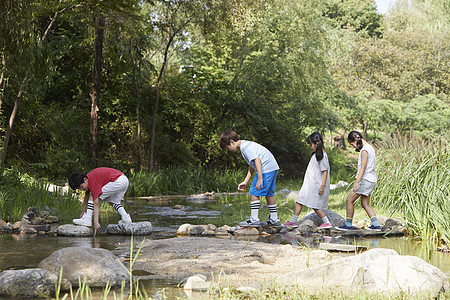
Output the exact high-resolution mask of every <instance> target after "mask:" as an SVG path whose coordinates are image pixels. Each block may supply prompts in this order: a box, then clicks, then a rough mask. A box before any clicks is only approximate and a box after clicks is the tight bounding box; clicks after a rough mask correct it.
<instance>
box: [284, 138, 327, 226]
mask: <svg viewBox="0 0 450 300" xmlns="http://www.w3.org/2000/svg"><path fill="white" fill-rule="evenodd" d="M306 142H307V143H308V144H309V148H310V149H311V150H312V151H313V152H314V153H313V155H312V157H311V159H310V161H309V164H308V168H307V169H306V173H305V178H304V180H303V185H302V188H301V189H300V192H299V193H298V195H297V199H296V203H295V209H294V214H293V215H292V219H291V221H288V222H286V223H284V224H283V226H297V220H298V216H299V215H300V213H301V211H302V208H303V205H305V206H306V207H309V208H312V209H313V210H314V211H315V212H316V214H317V215H318V216H319V217H320V218H321V219H322V222H323V224H322V225H320V226H319V227H318V229H327V228H331V227H332V225H331V223H330V221H329V220H328V218H327V216H326V215H325V212H324V211H323V209H326V208H328V197H329V196H330V163H329V162H328V156H327V153H326V152H325V151H324V146H323V139H322V136H321V135H320V133H318V132H314V133H312V134H311V135H310V136H308V138H307V139H306Z"/></svg>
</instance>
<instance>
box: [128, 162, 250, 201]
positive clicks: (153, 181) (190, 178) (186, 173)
mask: <svg viewBox="0 0 450 300" xmlns="http://www.w3.org/2000/svg"><path fill="white" fill-rule="evenodd" d="M242 178H245V174H244V172H243V171H241V170H226V171H217V170H207V169H202V168H198V169H196V168H189V167H171V168H168V169H164V170H156V171H141V172H138V173H134V174H131V176H129V180H130V187H129V188H128V192H127V196H149V195H171V194H172V195H173V194H177V195H178V194H195V193H200V192H210V191H216V192H219V191H229V190H233V191H234V190H236V187H237V186H238V184H239V182H241V181H242ZM239 180H240V181H239Z"/></svg>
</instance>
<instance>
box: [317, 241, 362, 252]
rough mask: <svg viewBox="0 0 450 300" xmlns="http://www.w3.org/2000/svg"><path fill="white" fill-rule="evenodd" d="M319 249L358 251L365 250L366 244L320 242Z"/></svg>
mask: <svg viewBox="0 0 450 300" xmlns="http://www.w3.org/2000/svg"><path fill="white" fill-rule="evenodd" d="M319 249H320V250H327V251H336V252H355V253H359V252H362V251H365V250H367V247H366V246H357V245H345V244H333V243H320V245H319Z"/></svg>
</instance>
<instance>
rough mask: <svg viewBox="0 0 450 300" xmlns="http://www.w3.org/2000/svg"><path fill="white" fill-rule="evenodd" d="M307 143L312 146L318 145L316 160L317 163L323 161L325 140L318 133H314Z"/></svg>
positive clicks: (307, 139)
mask: <svg viewBox="0 0 450 300" xmlns="http://www.w3.org/2000/svg"><path fill="white" fill-rule="evenodd" d="M306 142H307V143H308V144H309V145H311V144H315V143H317V149H316V152H315V154H316V159H317V161H321V160H322V158H323V138H322V136H321V135H320V133H318V132H313V133H311V134H310V136H308V137H307V138H306Z"/></svg>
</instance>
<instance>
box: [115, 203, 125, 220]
mask: <svg viewBox="0 0 450 300" xmlns="http://www.w3.org/2000/svg"><path fill="white" fill-rule="evenodd" d="M113 207H114V209H115V210H117V212H118V213H119V215H120V216H121V217H123V216H126V215H128V214H127V212H126V211H125V208H123V206H122V204H120V203H119V204H116V203H114V204H113Z"/></svg>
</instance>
